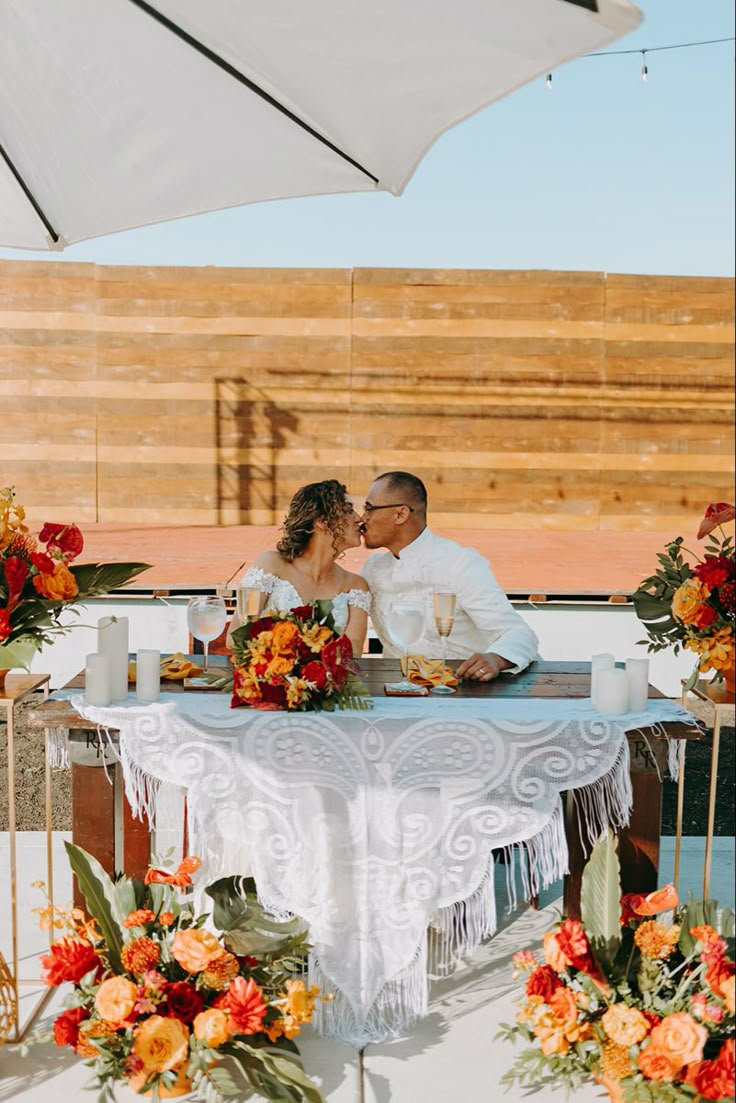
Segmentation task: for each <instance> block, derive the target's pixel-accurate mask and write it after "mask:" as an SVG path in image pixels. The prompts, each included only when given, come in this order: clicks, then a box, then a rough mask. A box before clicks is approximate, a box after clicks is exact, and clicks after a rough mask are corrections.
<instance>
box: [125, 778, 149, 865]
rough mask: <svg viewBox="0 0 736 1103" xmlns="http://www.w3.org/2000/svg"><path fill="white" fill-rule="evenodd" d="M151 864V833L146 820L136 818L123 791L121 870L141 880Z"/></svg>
mask: <svg viewBox="0 0 736 1103" xmlns="http://www.w3.org/2000/svg"><path fill="white" fill-rule="evenodd" d="M150 864H151V833H150V831H149V830H148V821H147V820H146V819H145V818H144V819H142V820H139V819H136V817H135V816H134V815H133V812H132V810H131V807H130V805H129V804H128V798H127V797H126V795H125V793H123V861H122V871H121V872H123V873H125V874H127V876H128V877H137V878H138V880H140V881H142V880H143V878H144V877H145V875H146V873H147V872H148V868H149V866H150Z"/></svg>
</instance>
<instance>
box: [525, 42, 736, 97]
mask: <svg viewBox="0 0 736 1103" xmlns="http://www.w3.org/2000/svg"><path fill="white" fill-rule="evenodd" d="M722 42H736V38H735V37H734V36H733V35H730V36H729V37H728V38H706V39H702V40H700V41H699V42H673V43H672V44H671V45H669V46H647V47H646V49H644V50H642V49H641V47H639V49H633V50H599V51H598V52H597V53H593V54H583V58H586V57H621V56H622V55H623V54H641V79H642V80H643V81H644V83H645V84H646V81H647V77H648V76H649V67H648V66H647V54H654V53H658V52H659V51H661V50H689V49H691V48H694V47H697V46H717V45H719V44H720V43H722ZM581 60H582V59H581ZM544 83H545V85H546V86H547V89H548V90H550V89H551V88H552V74H551V73H547V79H546V80H545V82H544Z"/></svg>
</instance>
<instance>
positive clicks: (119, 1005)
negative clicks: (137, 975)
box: [95, 977, 138, 1023]
mask: <svg viewBox="0 0 736 1103" xmlns="http://www.w3.org/2000/svg"><path fill="white" fill-rule="evenodd" d="M137 998H138V989H137V987H136V985H135V984H133V982H132V981H130V980H128V979H127V977H108V979H107V980H103V982H102V984H101V985H100V987H99V988H98V989H97V995H96V996H95V1007H96V1008H97V1014H98V1015H99V1016H100V1018H101V1019H105V1020H106V1022H108V1023H119V1022H122V1020H123V1019H127V1018H128V1016H129V1015H131V1014H132V1012H133V1008H134V1007H135V1002H136V1000H137Z"/></svg>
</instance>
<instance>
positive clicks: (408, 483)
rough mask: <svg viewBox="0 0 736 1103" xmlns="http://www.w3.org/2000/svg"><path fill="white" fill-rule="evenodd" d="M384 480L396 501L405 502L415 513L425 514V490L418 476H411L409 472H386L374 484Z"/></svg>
mask: <svg viewBox="0 0 736 1103" xmlns="http://www.w3.org/2000/svg"><path fill="white" fill-rule="evenodd" d="M384 480H385V481H386V482H387V483H388V489H389V491H390V492H391V494H393V495H396V498H397V500H400V501H401V502H402V503H403V502H405V503H406V505H408V506H411V507H412V509H413V510H414V511H415V512H417V513H426V512H427V488H426V486H425V485H424V483H423V482H422V480H421V479H420V478H419V476H418V475H412V474H411V472H409V471H386V472H384V474H383V475H379V476H378V478H377V479H376V482H384Z"/></svg>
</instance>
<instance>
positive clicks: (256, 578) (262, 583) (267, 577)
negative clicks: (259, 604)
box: [239, 567, 279, 594]
mask: <svg viewBox="0 0 736 1103" xmlns="http://www.w3.org/2000/svg"><path fill="white" fill-rule="evenodd" d="M278 581H279V580H278V579H277V578H276V575H274V574H271V573H270V572H269V571H264V570H263V568H262V567H249V568H248V570H247V571H246V572H245V574H244V575H243V577H242V578H241V580H240V583H239V584H240V585H241V586H246V587H249V588H250V589H251V590H261V591H262V592H263V593H264V594H270V593H272V592H273V588H274V586H275V584H276V583H277V582H278Z"/></svg>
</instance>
